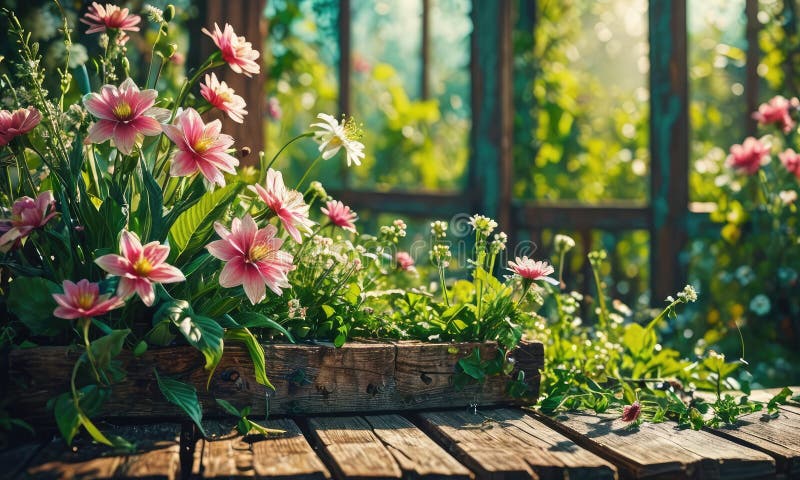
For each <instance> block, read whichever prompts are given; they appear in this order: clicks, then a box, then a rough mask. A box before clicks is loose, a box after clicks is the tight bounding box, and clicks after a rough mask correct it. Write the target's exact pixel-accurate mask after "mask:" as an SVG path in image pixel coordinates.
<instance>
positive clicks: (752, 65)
mask: <svg viewBox="0 0 800 480" xmlns="http://www.w3.org/2000/svg"><path fill="white" fill-rule="evenodd" d="M744 11H745V16H746V17H747V33H746V36H747V56H746V59H745V67H744V101H745V106H746V107H745V118H744V122H745V128H744V132H745V135H748V136H755V134H756V121H755V120H754V119H753V117H752V115H751V113H752V112H754V111H756V110H757V109H758V82H759V78H758V62H759V57H760V55H759V53H761V47H760V46H759V45H758V33H759V31H760V30H761V22H759V21H758V0H746V2H745V7H744Z"/></svg>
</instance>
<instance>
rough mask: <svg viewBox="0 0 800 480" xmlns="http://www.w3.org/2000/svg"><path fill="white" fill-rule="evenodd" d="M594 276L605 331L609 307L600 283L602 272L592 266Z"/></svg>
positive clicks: (602, 326) (601, 325)
mask: <svg viewBox="0 0 800 480" xmlns="http://www.w3.org/2000/svg"><path fill="white" fill-rule="evenodd" d="M592 274H593V275H594V283H595V286H596V287H597V301H598V302H599V303H600V328H601V329H605V327H606V325H607V323H608V307H607V306H606V297H605V294H604V293H603V285H602V282H601V281H600V272H598V271H597V268H596V267H595V266H594V265H592ZM663 314H664V312H661V315H659V316H658V317H657V318H659V317H661V316H662V315H663Z"/></svg>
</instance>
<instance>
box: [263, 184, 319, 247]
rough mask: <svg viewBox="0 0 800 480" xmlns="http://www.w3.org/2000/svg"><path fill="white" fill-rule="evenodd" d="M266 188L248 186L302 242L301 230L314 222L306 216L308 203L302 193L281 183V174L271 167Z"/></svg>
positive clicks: (305, 230) (309, 226)
mask: <svg viewBox="0 0 800 480" xmlns="http://www.w3.org/2000/svg"><path fill="white" fill-rule="evenodd" d="M265 185H266V188H264V187H262V186H261V185H258V184H256V185H251V186H249V187H248V188H249V189H250V190H252V191H253V192H255V193H257V194H258V196H259V198H261V201H262V202H264V203H265V204H267V207H269V209H270V210H272V211H273V212H275V215H277V216H278V218H279V219H280V220H281V223H282V224H283V228H285V229H286V231H287V232H288V233H289V235H290V236H291V237H292V238H293V239H294V241H295V242H297V243H302V242H303V236H302V232H306V233H307V232H310V231H311V227H312V226H313V225H314V222H313V221H312V220H311V219H309V218H308V205H307V204H306V202H305V201H303V194H302V193H300V192H298V191H297V190H289V189H287V188H286V185H285V184H284V183H283V175H282V174H281V172H278V171H276V170H273V169H271V168H270V169H269V170H268V171H267V180H266V182H265ZM301 231H302V232H301Z"/></svg>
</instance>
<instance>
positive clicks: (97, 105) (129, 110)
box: [83, 78, 169, 155]
mask: <svg viewBox="0 0 800 480" xmlns="http://www.w3.org/2000/svg"><path fill="white" fill-rule="evenodd" d="M157 96H158V92H156V91H155V90H142V91H139V87H137V86H136V84H135V83H133V80H131V79H130V78H128V79H126V80H125V81H124V82H122V85H120V86H119V87H115V86H113V85H105V86H103V88H102V89H100V93H90V94H88V95H86V96H85V97H83V104H84V105H85V106H86V109H87V110H88V111H89V113H91V114H92V115H94V116H95V117H97V118H98V120H97V122H95V123H94V125H92V127H91V128H90V129H89V135H88V136H87V137H86V139H85V140H84V143H86V144H87V145H88V144H92V143H103V142H105V141H106V140H109V139H111V140H113V141H114V145H116V147H117V148H118V149H119V151H120V152H122V153H124V154H125V155H130V154H131V152H132V151H133V147H134V146H135V145H138V144H141V142H142V137H143V136H153V135H158V134H160V133H161V123H160V122H159V121H166V120H167V119H168V118H169V110H167V109H165V108H158V107H154V106H153V105H154V104H155V101H156V97H157Z"/></svg>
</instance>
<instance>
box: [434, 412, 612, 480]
mask: <svg viewBox="0 0 800 480" xmlns="http://www.w3.org/2000/svg"><path fill="white" fill-rule="evenodd" d="M419 417H420V419H421V421H422V422H423V425H425V426H426V427H427V430H428V431H429V432H430V433H431V434H432V435H434V436H435V437H437V438H438V439H439V440H440V441H441V443H443V444H447V445H450V446H451V450H452V451H453V452H455V454H456V456H457V457H458V458H459V460H461V461H463V462H464V463H465V464H466V465H468V466H469V467H470V468H471V469H472V470H473V471H475V472H476V473H477V474H478V477H481V478H482V477H496V476H504V477H505V476H510V477H518V478H529V477H531V476H532V475H533V474H535V475H537V476H538V477H539V478H542V479H557V478H570V479H581V478H593V479H603V478H606V479H612V478H615V477H616V469H615V468H614V466H613V465H611V464H610V463H608V462H607V461H605V460H603V459H602V458H600V457H598V456H597V455H595V454H593V453H591V452H589V451H587V450H585V449H583V448H581V447H579V446H577V445H575V443H573V442H572V441H571V440H569V439H568V438H566V437H564V436H563V435H561V434H560V433H558V432H556V431H554V430H552V429H551V428H549V427H547V426H545V425H544V424H542V423H541V422H539V421H537V420H535V419H533V418H531V417H530V416H528V415H526V414H525V413H524V412H522V411H520V410H510V409H500V410H487V411H485V412H483V413H480V414H479V415H474V414H471V413H467V412H436V413H422V414H420V415H419ZM498 453H500V455H498Z"/></svg>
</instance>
